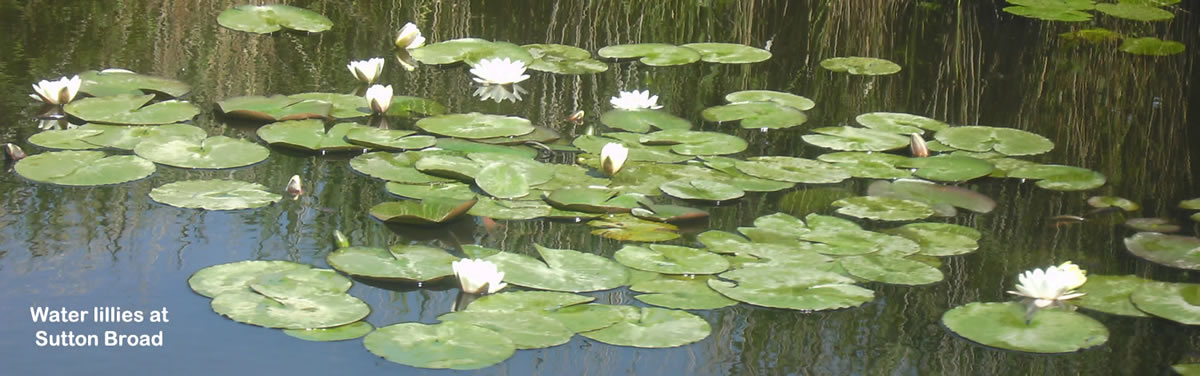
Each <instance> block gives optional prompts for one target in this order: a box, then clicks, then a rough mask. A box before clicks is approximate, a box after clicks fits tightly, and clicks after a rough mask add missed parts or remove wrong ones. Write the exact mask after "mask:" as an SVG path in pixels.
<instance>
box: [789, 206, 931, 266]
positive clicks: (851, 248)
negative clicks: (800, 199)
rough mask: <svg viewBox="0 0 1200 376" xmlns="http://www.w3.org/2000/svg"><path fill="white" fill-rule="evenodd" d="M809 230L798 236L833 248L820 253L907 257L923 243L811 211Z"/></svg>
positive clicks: (820, 250)
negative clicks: (866, 228)
mask: <svg viewBox="0 0 1200 376" xmlns="http://www.w3.org/2000/svg"><path fill="white" fill-rule="evenodd" d="M805 219H807V220H808V226H809V228H808V230H809V231H799V232H797V233H796V234H795V236H796V237H797V238H799V239H801V240H806V241H810V242H817V243H823V244H826V245H829V246H830V248H827V249H818V252H821V253H825V254H830V255H838V256H855V255H862V254H868V253H878V254H881V255H888V256H907V255H910V254H913V253H917V252H919V251H920V250H921V246H920V245H919V244H917V243H916V242H914V241H911V240H908V239H905V238H903V237H899V236H894V235H887V234H883V233H878V232H874V231H867V230H863V229H862V228H861V227H859V226H858V225H857V224H855V223H854V222H851V221H848V220H845V219H842V218H837V217H830V216H824V215H819V214H815V213H814V214H809V215H808V216H807V217H805Z"/></svg>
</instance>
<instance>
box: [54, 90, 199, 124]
mask: <svg viewBox="0 0 1200 376" xmlns="http://www.w3.org/2000/svg"><path fill="white" fill-rule="evenodd" d="M153 99H154V94H146V95H129V94H122V95H114V96H109V97H91V98H83V99H80V100H76V101H74V102H71V103H67V105H66V106H63V110H64V111H66V112H67V113H68V114H71V115H72V116H75V117H77V118H80V119H83V120H84V121H86V122H89V123H105V124H127V125H156V124H171V123H178V122H181V121H186V120H189V119H191V118H194V117H196V115H198V114H200V109H199V108H197V107H196V106H194V105H192V104H191V103H188V102H180V101H175V100H170V101H165V102H158V103H155V104H151V105H147V103H150V101H151V100H153Z"/></svg>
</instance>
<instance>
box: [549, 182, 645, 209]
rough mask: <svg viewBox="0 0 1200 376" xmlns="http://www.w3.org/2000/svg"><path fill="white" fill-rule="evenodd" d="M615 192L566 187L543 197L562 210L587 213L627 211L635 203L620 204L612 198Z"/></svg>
mask: <svg viewBox="0 0 1200 376" xmlns="http://www.w3.org/2000/svg"><path fill="white" fill-rule="evenodd" d="M616 194H617V192H615V191H612V190H608V189H597V188H567V189H559V190H555V191H554V192H550V194H549V195H547V196H546V197H545V199H546V202H549V203H550V204H551V205H554V206H555V207H557V208H560V209H563V210H573V211H581V212H589V213H622V212H628V211H629V209H632V208H633V207H635V206H636V205H621V204H619V203H618V202H613V201H612V199H613V197H614V196H616Z"/></svg>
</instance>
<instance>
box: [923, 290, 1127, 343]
mask: <svg viewBox="0 0 1200 376" xmlns="http://www.w3.org/2000/svg"><path fill="white" fill-rule="evenodd" d="M1025 318H1026V315H1025V306H1024V305H1023V304H1020V303H1015V302H1009V303H978V302H976V303H968V304H966V305H961V306H958V307H955V308H954V309H951V310H949V311H946V313H945V314H943V315H942V323H943V324H945V325H946V328H948V329H950V331H952V332H954V333H955V334H958V335H960V336H963V338H966V339H968V340H971V341H974V342H978V343H980V344H983V345H987V346H991V347H997V348H1001V349H1006V350H1015V351H1024V352H1031V353H1043V354H1054V353H1067V352H1074V351H1079V350H1082V349H1086V348H1089V347H1094V346H1099V345H1102V344H1104V342H1106V341H1108V329H1107V328H1105V327H1104V324H1101V323H1100V322H1099V321H1096V320H1095V319H1092V318H1091V317H1088V316H1087V315H1084V314H1081V313H1078V312H1069V311H1062V310H1056V309H1043V310H1039V311H1037V312H1036V313H1034V314H1033V317H1032V319H1031V320H1029V322H1026V321H1025Z"/></svg>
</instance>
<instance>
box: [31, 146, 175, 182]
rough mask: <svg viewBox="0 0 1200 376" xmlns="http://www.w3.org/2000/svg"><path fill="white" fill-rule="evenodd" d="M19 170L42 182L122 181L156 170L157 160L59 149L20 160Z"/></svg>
mask: <svg viewBox="0 0 1200 376" xmlns="http://www.w3.org/2000/svg"><path fill="white" fill-rule="evenodd" d="M14 169H16V171H17V173H18V174H21V176H23V177H25V178H26V179H29V180H33V181H36V182H41V183H51V184H59V185H72V186H94V185H107V184H119V183H124V182H128V181H134V180H138V179H141V178H144V177H147V176H150V174H153V173H154V170H155V167H154V162H150V161H148V160H146V159H143V158H141V157H138V156H135V155H114V156H106V155H105V154H104V152H101V151H58V152H50V153H42V154H37V155H31V156H29V157H26V158H25V159H22V160H20V161H17V164H16V165H15V166H14Z"/></svg>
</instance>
